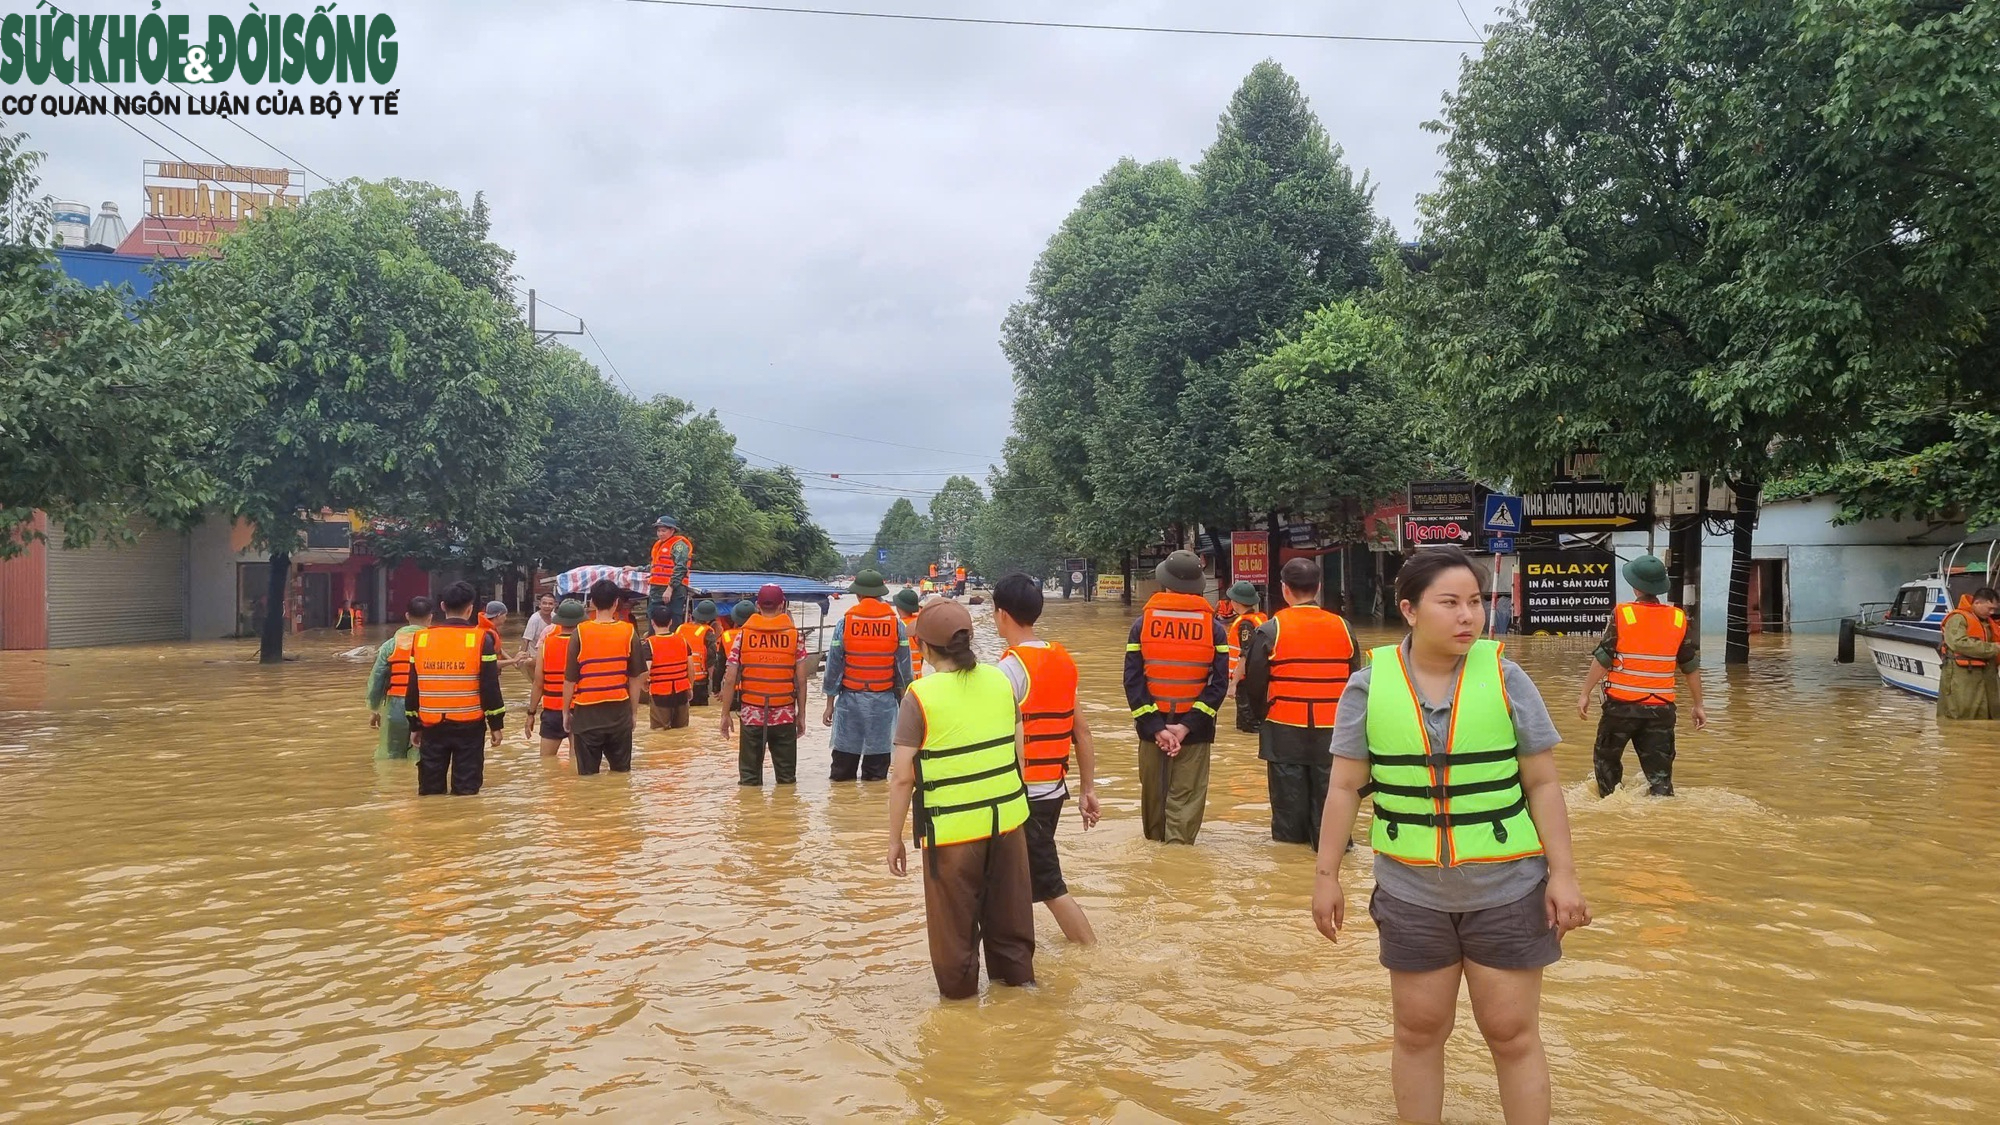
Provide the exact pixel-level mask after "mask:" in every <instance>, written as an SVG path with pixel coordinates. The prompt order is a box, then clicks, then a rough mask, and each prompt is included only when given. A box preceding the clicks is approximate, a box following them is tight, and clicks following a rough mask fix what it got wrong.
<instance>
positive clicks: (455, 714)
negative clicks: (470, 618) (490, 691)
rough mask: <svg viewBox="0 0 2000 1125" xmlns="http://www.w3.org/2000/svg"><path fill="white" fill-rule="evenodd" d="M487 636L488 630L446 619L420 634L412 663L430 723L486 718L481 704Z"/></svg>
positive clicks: (420, 713) (422, 715)
mask: <svg viewBox="0 0 2000 1125" xmlns="http://www.w3.org/2000/svg"><path fill="white" fill-rule="evenodd" d="M485 637H486V630H484V629H480V628H476V627H474V626H473V625H471V624H469V623H467V622H464V621H446V622H445V623H444V624H442V625H433V626H431V627H430V628H428V629H425V630H424V631H423V632H421V633H418V634H417V641H416V645H415V646H414V648H413V655H412V657H411V666H412V668H413V670H414V672H415V674H416V683H417V717H418V718H419V719H421V720H422V721H423V722H425V723H426V724H428V723H441V722H455V723H476V722H479V721H480V720H482V719H484V718H486V710H485V708H483V707H481V706H480V705H479V669H480V667H481V665H482V663H483V662H482V660H481V659H480V658H481V657H482V656H483V655H485V649H486V646H485V644H484V643H483V642H484V640H485Z"/></svg>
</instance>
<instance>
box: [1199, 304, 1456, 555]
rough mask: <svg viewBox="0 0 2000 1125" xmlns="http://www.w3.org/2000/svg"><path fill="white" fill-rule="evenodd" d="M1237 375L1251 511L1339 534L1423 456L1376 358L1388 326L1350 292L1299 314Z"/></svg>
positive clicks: (1405, 406)
mask: <svg viewBox="0 0 2000 1125" xmlns="http://www.w3.org/2000/svg"><path fill="white" fill-rule="evenodd" d="M1278 339H1279V343H1278V345H1277V346H1276V347H1274V348H1272V349H1271V350H1270V351H1269V352H1267V353H1265V354H1264V355H1263V356H1262V357H1261V358H1260V359H1259V360H1258V361H1257V363H1256V364H1255V365H1254V366H1252V367H1249V368H1246V369H1245V370H1244V371H1243V373H1242V375H1241V376H1240V377H1239V378H1238V380H1237V386H1236V394H1237V404H1238V416H1239V418H1240V419H1241V423H1240V428H1239V433H1240V438H1241V447H1240V454H1239V458H1238V462H1237V464H1238V470H1237V479H1238V481H1239V482H1240V483H1241V485H1242V488H1243V493H1244V498H1245V500H1246V501H1247V502H1248V503H1249V504H1250V506H1251V507H1252V508H1253V509H1255V510H1258V511H1285V512H1298V513H1303V514H1306V515H1311V516H1314V517H1316V518H1317V519H1319V521H1320V522H1321V523H1323V524H1332V525H1334V526H1337V527H1339V528H1340V530H1341V534H1343V535H1348V534H1352V533H1353V532H1354V530H1355V529H1354V528H1353V527H1352V525H1353V524H1354V523H1355V522H1356V521H1358V520H1359V519H1360V517H1361V516H1362V515H1364V514H1366V513H1367V512H1368V511H1369V510H1370V509H1371V508H1373V506H1374V505H1375V504H1376V503H1377V502H1379V501H1380V500H1382V499H1383V498H1384V497H1388V496H1392V495H1394V494H1396V493H1397V492H1399V491H1400V490H1401V489H1402V488H1403V486H1404V485H1406V484H1407V483H1408V482H1410V481H1411V480H1414V479H1416V478H1417V477H1418V476H1419V475H1421V474H1422V473H1423V472H1424V470H1425V469H1426V468H1427V467H1428V465H1429V464H1430V462H1429V459H1428V457H1427V455H1426V450H1425V449H1424V447H1423V444H1422V442H1421V441H1420V440H1419V439H1418V437H1417V435H1416V434H1415V433H1414V432H1413V426H1412V417H1413V415H1414V414H1415V411H1413V410H1412V409H1411V403H1410V401H1409V396H1408V395H1407V394H1405V393H1404V392H1403V389H1402V387H1401V386H1400V384H1399V383H1398V382H1397V381H1396V380H1395V379H1394V378H1393V375H1392V372H1390V371H1389V370H1388V369H1387V368H1386V366H1385V364H1384V363H1383V357H1384V356H1385V355H1386V354H1387V353H1388V352H1389V351H1390V346H1389V329H1388V327H1387V325H1385V324H1384V323H1382V321H1380V320H1379V319H1378V318H1376V317H1373V316H1371V315H1369V314H1368V313H1366V312H1364V311H1362V310H1361V308H1360V307H1359V306H1358V305H1356V304H1355V302H1353V301H1339V302H1336V303H1334V304H1331V305H1328V306H1327V307H1325V308H1323V309H1319V310H1316V311H1314V312H1312V313H1309V314H1307V316H1306V318H1305V320H1304V322H1303V324H1302V325H1301V327H1300V329H1299V331H1298V332H1297V333H1285V334H1281V335H1280V336H1279V338H1278Z"/></svg>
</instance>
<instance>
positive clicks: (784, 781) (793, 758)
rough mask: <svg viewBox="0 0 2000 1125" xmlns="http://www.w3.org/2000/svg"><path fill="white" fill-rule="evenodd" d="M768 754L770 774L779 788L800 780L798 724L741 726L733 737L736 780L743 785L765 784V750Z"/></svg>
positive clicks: (746, 724)
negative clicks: (734, 742)
mask: <svg viewBox="0 0 2000 1125" xmlns="http://www.w3.org/2000/svg"><path fill="white" fill-rule="evenodd" d="M765 750H769V751H770V752H771V773H772V774H773V775H775V776H776V777H777V779H778V784H780V785H791V784H793V783H795V782H797V781H798V779H799V725H798V724H797V723H779V724H778V725H777V726H770V727H759V726H752V725H750V724H749V723H744V724H743V725H742V726H741V727H740V728H738V730H737V735H736V780H737V782H738V783H740V784H743V785H762V784H764V751H765Z"/></svg>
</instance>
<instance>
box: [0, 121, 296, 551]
mask: <svg viewBox="0 0 2000 1125" xmlns="http://www.w3.org/2000/svg"><path fill="white" fill-rule="evenodd" d="M25 141H26V137H25V136H24V135H23V134H20V133H10V132H7V131H5V129H4V127H0V558H8V557H11V556H13V555H15V554H18V553H19V552H20V551H21V549H22V548H23V546H24V545H25V544H27V543H28V542H31V541H32V540H33V539H35V538H39V537H41V536H42V535H43V534H44V533H43V532H41V531H37V530H35V529H34V528H35V525H34V518H35V513H36V511H38V510H39V511H42V512H44V513H46V514H47V518H48V521H49V523H48V526H49V527H50V528H52V529H53V528H59V529H61V534H60V539H61V541H62V542H64V543H65V544H67V545H69V546H73V547H81V546H85V545H87V544H89V543H90V542H91V541H92V540H93V539H96V538H98V537H100V536H106V535H109V536H111V537H113V538H123V537H126V536H128V535H129V534H130V530H131V521H132V519H133V518H134V517H135V516H136V517H143V518H145V519H147V520H149V521H151V522H153V523H155V524H158V525H161V526H166V527H179V526H184V525H186V524H189V523H192V522H194V521H196V520H198V519H199V518H200V517H201V514H202V511H203V509H204V508H205V507H207V506H208V505H209V504H210V503H212V502H213V501H214V499H215V496H216V481H215V478H214V475H213V474H212V473H211V472H210V471H209V459H210V456H211V454H212V453H213V451H214V450H215V448H216V447H217V446H218V445H219V444H220V443H221V442H222V440H223V437H224V433H225V430H226V424H227V420H228V419H229V418H231V417H233V416H235V415H237V414H240V413H241V412H242V411H243V410H245V409H246V408H247V406H248V404H249V403H251V402H252V401H254V396H255V395H256V393H257V389H258V376H259V372H258V371H257V369H256V368H255V367H254V365H252V364H251V362H250V353H249V345H248V339H247V335H246V332H247V328H248V326H247V324H246V323H245V321H244V318H243V317H242V316H241V315H240V314H237V313H233V312H232V313H228V314H226V315H222V316H218V317H216V318H214V319H210V320H203V321H197V322H180V321H176V320H173V319H170V318H163V317H161V316H159V315H157V314H156V313H155V312H154V310H152V309H151V308H150V307H148V306H146V305H143V304H137V305H135V304H130V303H129V302H130V301H131V293H130V291H129V290H122V289H106V288H99V289H91V288H87V287H85V286H83V285H82V284H79V283H78V282H76V281H75V280H73V279H71V278H70V277H68V276H67V275H65V274H64V273H63V271H62V269H61V267H60V266H59V265H58V264H57V261H56V257H55V255H54V254H53V253H52V252H51V251H50V249H49V247H50V246H51V245H52V232H51V230H50V227H49V224H48V212H47V209H46V206H45V201H44V200H41V199H37V198H36V197H35V192H36V189H37V187H38V183H37V177H36V169H37V167H38V166H39V165H40V162H41V154H40V153H37V152H34V151H32V150H30V149H28V148H27V147H26V146H25Z"/></svg>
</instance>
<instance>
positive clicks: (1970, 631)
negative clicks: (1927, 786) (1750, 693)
mask: <svg viewBox="0 0 2000 1125" xmlns="http://www.w3.org/2000/svg"><path fill="white" fill-rule="evenodd" d="M1954 617H1963V618H1965V632H1966V635H1968V636H1969V637H1971V638H1972V639H1973V640H1975V641H1987V642H1991V643H2000V620H1992V619H1989V620H1986V621H1981V620H1980V619H1979V615H1978V614H1976V613H1974V612H1972V595H1971V594H1962V595H1960V596H1959V599H1958V608H1957V609H1954V610H1952V611H1951V612H1950V613H1947V614H1945V615H1944V621H1942V622H1939V623H1938V629H1939V633H1938V636H1939V637H1940V638H1942V637H1943V636H1944V633H1943V629H1944V626H1945V624H1946V623H1948V622H1950V621H1951V619H1952V618H1954ZM1938 656H1940V657H1942V658H1943V659H1945V660H1949V661H1951V662H1952V663H1953V664H1956V665H1958V666H1959V667H1960V668H1984V667H1986V661H1985V660H1984V659H1982V658H1980V657H1977V656H1960V655H1959V654H1958V653H1955V652H1953V651H1951V646H1950V645H1948V644H1945V643H1944V641H1943V640H1942V639H1940V640H1939V641H1938ZM392 682H393V681H392Z"/></svg>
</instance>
